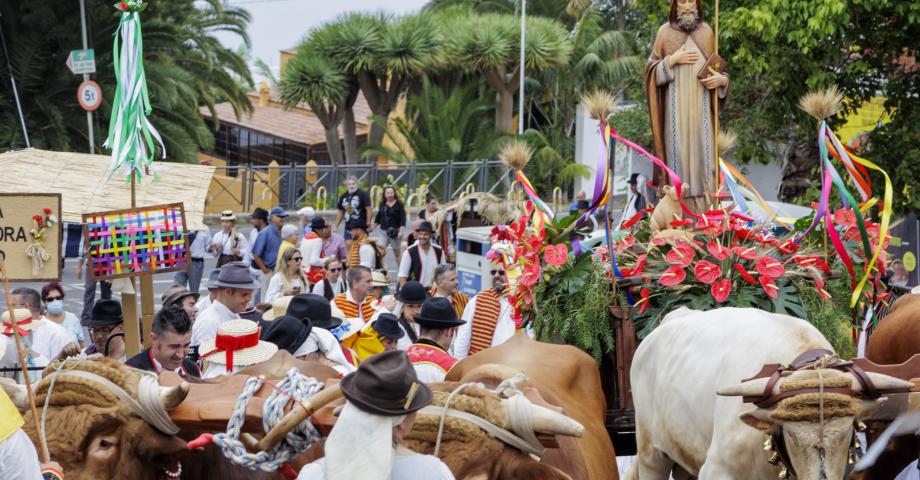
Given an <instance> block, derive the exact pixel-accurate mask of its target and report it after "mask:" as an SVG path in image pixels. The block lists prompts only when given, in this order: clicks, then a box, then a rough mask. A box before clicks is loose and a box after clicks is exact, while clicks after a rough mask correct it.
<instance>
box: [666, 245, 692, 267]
mask: <svg viewBox="0 0 920 480" xmlns="http://www.w3.org/2000/svg"><path fill="white" fill-rule="evenodd" d="M694 258H696V250H694V249H693V246H691V245H690V244H688V243H686V242H680V243H678V244H677V245H675V246H674V248H672V249H671V251H670V252H668V253H667V254H666V255H665V259H667V261H668V262H670V263H671V264H673V265H680V266H681V267H686V266H689V265H690V264H691V263H693V259H694Z"/></svg>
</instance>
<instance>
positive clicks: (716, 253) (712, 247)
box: [706, 241, 731, 261]
mask: <svg viewBox="0 0 920 480" xmlns="http://www.w3.org/2000/svg"><path fill="white" fill-rule="evenodd" d="M706 250H707V251H708V252H709V254H710V255H712V256H713V257H715V258H716V259H718V260H719V261H722V260H725V259H726V258H728V256H729V255H731V252H730V251H729V250H728V249H727V248H725V247H723V246H722V244H721V243H720V242H717V241H711V242H709V243H707V244H706Z"/></svg>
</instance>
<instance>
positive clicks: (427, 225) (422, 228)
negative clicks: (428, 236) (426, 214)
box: [416, 220, 434, 233]
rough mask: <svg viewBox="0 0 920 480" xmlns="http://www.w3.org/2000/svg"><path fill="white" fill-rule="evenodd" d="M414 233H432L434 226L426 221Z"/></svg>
mask: <svg viewBox="0 0 920 480" xmlns="http://www.w3.org/2000/svg"><path fill="white" fill-rule="evenodd" d="M416 231H418V232H428V233H434V225H432V224H431V222H429V221H427V220H426V221H424V222H422V223H421V224H420V225H419V226H418V228H417V229H416Z"/></svg>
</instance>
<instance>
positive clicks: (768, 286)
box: [760, 275, 779, 298]
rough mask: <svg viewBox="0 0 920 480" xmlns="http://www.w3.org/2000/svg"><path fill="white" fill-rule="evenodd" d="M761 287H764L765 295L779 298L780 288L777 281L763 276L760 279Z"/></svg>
mask: <svg viewBox="0 0 920 480" xmlns="http://www.w3.org/2000/svg"><path fill="white" fill-rule="evenodd" d="M760 286H761V287H763V291H764V293H766V294H767V296H768V297H770V298H776V297H778V296H779V287H777V286H776V279H775V278H770V277H768V276H765V275H762V276H761V277H760Z"/></svg>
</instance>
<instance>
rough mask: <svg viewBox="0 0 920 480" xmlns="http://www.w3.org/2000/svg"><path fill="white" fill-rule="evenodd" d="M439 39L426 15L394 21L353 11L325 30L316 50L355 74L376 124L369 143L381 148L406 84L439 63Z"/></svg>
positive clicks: (390, 18)
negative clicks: (324, 35) (389, 122)
mask: <svg viewBox="0 0 920 480" xmlns="http://www.w3.org/2000/svg"><path fill="white" fill-rule="evenodd" d="M442 44H443V40H442V39H441V37H440V35H439V32H438V30H437V28H436V27H435V25H434V23H433V22H432V20H431V18H429V15H427V14H418V15H408V16H404V17H398V18H393V17H389V16H387V15H383V14H364V13H352V14H348V15H345V16H344V17H341V18H340V19H338V20H337V21H335V22H333V23H332V24H331V25H330V26H329V35H328V37H326V38H324V39H323V41H322V43H321V44H318V45H317V48H318V49H319V50H320V51H321V52H323V53H324V54H326V55H327V56H328V57H330V58H331V59H333V60H334V61H335V62H336V63H337V64H338V65H340V66H341V68H342V70H343V71H344V72H346V73H347V74H349V75H353V76H354V77H355V78H356V79H357V81H358V85H359V86H360V88H361V92H362V93H363V94H364V97H365V98H366V99H367V103H368V106H369V107H370V109H371V111H372V112H373V113H374V115H375V116H376V117H378V118H379V119H380V121H379V122H376V121H375V122H372V124H371V129H370V135H369V137H368V143H370V144H375V145H379V144H380V142H381V141H382V140H383V132H384V126H385V125H386V124H387V122H388V120H389V116H390V113H391V112H392V111H393V108H394V107H395V106H396V103H397V102H398V101H399V99H400V97H401V96H402V95H403V94H404V93H405V92H406V90H407V88H408V87H409V85H410V84H411V83H412V82H413V81H416V80H417V79H418V78H420V77H421V76H423V75H424V74H425V73H427V72H428V71H429V70H430V69H432V68H433V66H434V65H436V64H437V62H440V61H442V60H441V59H440V58H439V57H440V56H441V51H442Z"/></svg>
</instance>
